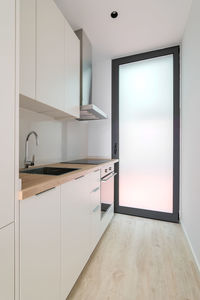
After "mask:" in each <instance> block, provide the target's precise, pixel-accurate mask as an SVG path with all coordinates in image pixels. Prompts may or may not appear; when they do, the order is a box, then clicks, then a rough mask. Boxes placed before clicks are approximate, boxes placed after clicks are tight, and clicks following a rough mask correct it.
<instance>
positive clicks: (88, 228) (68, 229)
mask: <svg viewBox="0 0 200 300" xmlns="http://www.w3.org/2000/svg"><path fill="white" fill-rule="evenodd" d="M98 224H100V172H93V173H90V174H88V175H85V176H84V177H81V178H79V179H77V180H74V181H71V182H68V183H66V184H63V185H62V186H61V240H62V243H61V253H62V257H61V264H62V267H61V268H62V272H61V282H62V284H61V286H62V300H65V299H66V297H67V296H68V294H69V293H70V291H71V289H72V287H73V286H74V284H75V282H76V280H77V279H78V277H79V275H80V273H81V271H82V270H83V268H84V266H85V264H86V263H87V261H88V259H89V257H90V255H91V253H92V251H93V250H94V248H95V246H96V244H97V242H98V240H99V238H100V230H99V228H98Z"/></svg>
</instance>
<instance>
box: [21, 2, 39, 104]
mask: <svg viewBox="0 0 200 300" xmlns="http://www.w3.org/2000/svg"><path fill="white" fill-rule="evenodd" d="M35 51H36V0H20V93H21V94H22V95H24V96H27V97H30V98H32V99H35V80H36V77H35V75H36V74H35V68H36V55H35V54H36V53H35Z"/></svg>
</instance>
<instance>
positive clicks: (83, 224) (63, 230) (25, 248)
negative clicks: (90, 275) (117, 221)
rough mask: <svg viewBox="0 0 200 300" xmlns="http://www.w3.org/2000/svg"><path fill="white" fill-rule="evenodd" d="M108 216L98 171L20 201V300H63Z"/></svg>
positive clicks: (96, 240)
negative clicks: (103, 206) (104, 206)
mask: <svg viewBox="0 0 200 300" xmlns="http://www.w3.org/2000/svg"><path fill="white" fill-rule="evenodd" d="M112 216H113V206H112V207H111V208H110V210H109V212H108V213H107V214H106V215H105V216H104V217H103V218H101V204H100V171H97V172H91V173H89V174H87V175H85V176H81V177H79V178H77V179H75V180H72V181H69V182H67V183H65V184H62V185H61V186H59V187H56V188H54V189H51V190H49V191H46V192H44V193H41V194H39V195H36V196H34V197H31V198H28V199H25V200H22V201H20V300H36V299H37V300H65V299H66V298H67V296H68V295H69V293H70V291H71V289H72V288H73V286H74V284H75V282H76V280H77V279H78V277H79V275H80V273H81V271H82V270H83V268H84V266H85V265H86V263H87V261H88V259H89V257H90V255H91V254H92V252H93V250H94V249H95V247H96V245H97V243H98V241H99V240H100V237H101V235H102V234H103V232H104V231H105V229H106V227H107V226H108V224H109V223H110V221H111V219H112ZM0 293H1V291H0ZM0 295H1V294H0ZM0 299H2V300H4V299H5V300H11V299H12V298H9V297H0Z"/></svg>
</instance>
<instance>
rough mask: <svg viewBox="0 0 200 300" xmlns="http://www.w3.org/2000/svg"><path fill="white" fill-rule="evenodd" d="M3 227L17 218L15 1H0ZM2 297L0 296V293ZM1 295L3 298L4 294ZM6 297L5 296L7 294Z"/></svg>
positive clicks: (0, 223) (0, 205)
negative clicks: (15, 188)
mask: <svg viewBox="0 0 200 300" xmlns="http://www.w3.org/2000/svg"><path fill="white" fill-rule="evenodd" d="M0 40H1V47H0V66H1V67H0V82H1V88H0V99H1V110H0V139H1V155H0V166H1V175H0V192H1V197H0V228H1V227H4V226H5V225H7V224H9V223H11V222H13V221H14V194H15V191H14V186H15V183H14V182H15V169H14V166H15V164H14V156H15V148H14V143H15V95H16V91H15V1H13V0H7V1H0ZM0 298H1V297H0ZM1 299H2V298H1ZM4 299H5V298H4Z"/></svg>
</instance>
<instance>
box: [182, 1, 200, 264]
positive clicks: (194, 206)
mask: <svg viewBox="0 0 200 300" xmlns="http://www.w3.org/2000/svg"><path fill="white" fill-rule="evenodd" d="M199 54H200V1H199V0H194V1H193V5H192V10H191V14H190V18H189V21H188V24H187V27H186V31H185V34H184V38H183V45H182V159H181V160H182V181H181V195H182V199H181V200H182V203H181V207H182V211H181V220H182V224H183V227H184V229H185V231H186V234H187V236H188V238H189V241H190V244H191V246H192V248H193V252H194V254H195V256H196V259H197V261H198V263H199V266H200V232H199V229H200V90H199V89H200V55H199Z"/></svg>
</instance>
